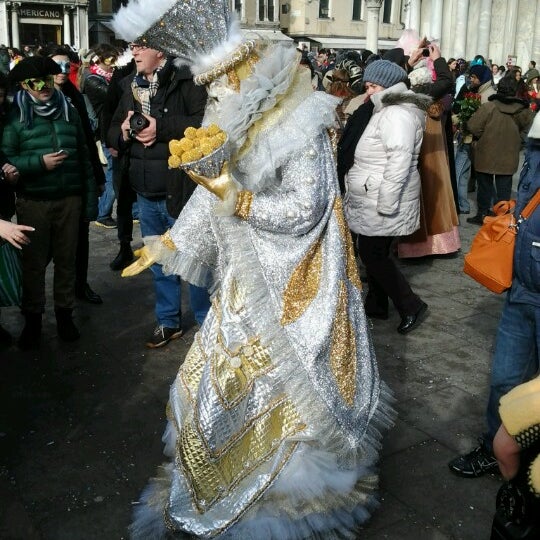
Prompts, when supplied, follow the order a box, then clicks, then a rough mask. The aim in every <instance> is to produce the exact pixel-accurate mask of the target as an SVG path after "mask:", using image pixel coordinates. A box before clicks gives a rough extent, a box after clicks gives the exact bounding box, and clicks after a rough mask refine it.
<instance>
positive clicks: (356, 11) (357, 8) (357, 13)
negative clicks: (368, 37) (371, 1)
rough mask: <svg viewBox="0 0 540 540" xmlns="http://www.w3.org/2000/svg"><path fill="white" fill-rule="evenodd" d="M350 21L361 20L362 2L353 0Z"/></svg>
mask: <svg viewBox="0 0 540 540" xmlns="http://www.w3.org/2000/svg"><path fill="white" fill-rule="evenodd" d="M352 20H353V21H361V20H362V0H353V3H352Z"/></svg>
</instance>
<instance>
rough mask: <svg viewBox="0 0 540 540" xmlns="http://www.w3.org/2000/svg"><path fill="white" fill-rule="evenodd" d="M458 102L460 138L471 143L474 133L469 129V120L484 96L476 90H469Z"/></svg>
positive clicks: (461, 140)
mask: <svg viewBox="0 0 540 540" xmlns="http://www.w3.org/2000/svg"><path fill="white" fill-rule="evenodd" d="M457 103H458V105H459V107H460V109H459V113H458V114H457V128H458V140H459V141H460V142H463V143H471V142H472V135H471V134H470V133H469V131H468V130H467V122H468V121H469V119H470V118H471V116H472V115H473V114H474V113H475V112H476V111H477V110H478V109H479V108H480V105H482V96H481V95H480V94H476V93H475V92H467V93H466V94H465V95H464V96H463V99H461V100H459V101H458V102H457Z"/></svg>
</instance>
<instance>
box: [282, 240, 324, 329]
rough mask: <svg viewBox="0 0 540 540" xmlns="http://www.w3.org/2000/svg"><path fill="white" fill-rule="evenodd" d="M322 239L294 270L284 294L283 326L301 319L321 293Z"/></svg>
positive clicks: (309, 250)
mask: <svg viewBox="0 0 540 540" xmlns="http://www.w3.org/2000/svg"><path fill="white" fill-rule="evenodd" d="M322 261H323V256H322V239H321V238H320V237H319V239H318V240H317V241H316V242H315V243H314V244H313V245H312V246H311V247H310V248H309V249H308V251H307V253H306V255H305V256H304V258H303V259H302V261H301V262H300V264H299V265H298V266H297V267H296V268H295V269H294V271H293V273H292V275H291V279H290V280H289V283H287V287H286V288H285V292H284V293H283V313H282V315H281V325H282V326H286V325H287V324H290V323H292V322H294V321H296V320H297V319H299V318H300V317H301V316H302V315H303V314H304V312H305V311H306V309H307V308H308V307H309V305H310V304H311V302H313V300H314V299H315V297H316V296H317V293H318V292H319V286H320V282H321V273H322Z"/></svg>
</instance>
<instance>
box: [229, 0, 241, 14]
mask: <svg viewBox="0 0 540 540" xmlns="http://www.w3.org/2000/svg"><path fill="white" fill-rule="evenodd" d="M231 11H236V13H237V14H238V16H241V15H242V2H241V1H240V0H231Z"/></svg>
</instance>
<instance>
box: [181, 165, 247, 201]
mask: <svg viewBox="0 0 540 540" xmlns="http://www.w3.org/2000/svg"><path fill="white" fill-rule="evenodd" d="M186 172H187V174H188V176H189V177H190V178H191V179H192V180H193V181H194V182H196V183H197V184H200V185H201V186H203V187H204V188H206V189H207V190H208V191H210V192H211V193H213V194H214V195H215V196H216V197H218V198H219V199H221V200H222V201H224V200H225V199H227V198H228V196H229V194H230V193H231V191H232V192H236V191H237V189H236V186H235V184H234V181H233V179H232V176H231V175H230V174H229V162H228V161H225V163H223V166H222V167H221V173H220V175H219V176H218V177H217V178H207V177H206V176H201V175H199V174H197V173H196V172H193V171H186Z"/></svg>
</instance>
